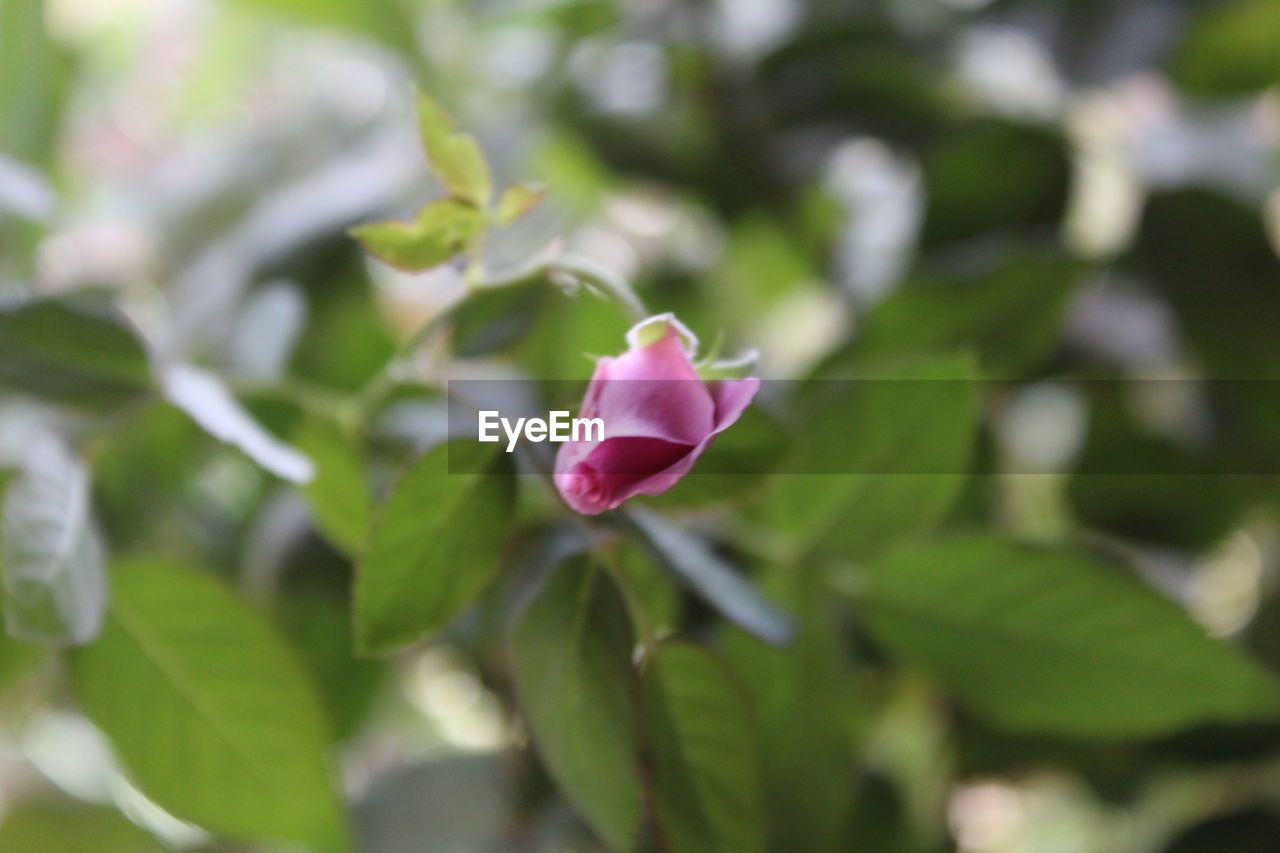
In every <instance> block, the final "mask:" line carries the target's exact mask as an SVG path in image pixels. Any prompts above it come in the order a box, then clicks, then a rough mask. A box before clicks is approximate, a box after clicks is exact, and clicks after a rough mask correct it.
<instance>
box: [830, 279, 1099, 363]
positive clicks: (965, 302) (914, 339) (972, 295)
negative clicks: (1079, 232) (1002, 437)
mask: <svg viewBox="0 0 1280 853" xmlns="http://www.w3.org/2000/svg"><path fill="white" fill-rule="evenodd" d="M1080 271H1081V270H1080V267H1079V265H1078V264H1076V263H1075V262H1074V261H1071V260H1069V259H1066V258H1062V257H1059V256H1056V255H1048V254H1045V255H1032V254H1027V255H1021V256H1019V257H1015V258H1013V259H1011V260H1009V261H1008V262H1006V263H1003V264H1002V265H1000V266H999V267H996V268H995V269H993V270H991V271H990V272H987V273H984V274H982V275H978V276H974V277H971V278H960V279H953V280H941V281H919V282H912V283H909V284H907V285H906V286H904V287H902V288H901V289H900V290H897V291H895V292H894V293H893V294H891V295H890V296H889V297H888V298H887V299H885V300H884V301H883V302H881V303H880V304H879V305H877V306H876V307H875V308H874V309H872V311H871V312H870V313H869V314H868V315H867V317H866V318H865V321H864V324H863V326H862V328H861V329H860V330H859V331H858V333H857V336H856V337H855V338H854V339H853V341H852V342H851V343H850V344H849V345H847V346H846V347H844V348H842V349H841V350H839V351H837V352H836V353H835V354H834V355H832V356H831V357H830V358H828V359H827V360H826V362H824V364H823V365H822V366H821V367H820V368H819V369H818V371H817V373H816V376H817V377H818V378H820V379H840V378H845V377H847V376H848V375H849V374H850V372H851V371H856V370H857V369H858V368H859V367H860V366H863V365H866V364H872V363H874V362H876V361H877V360H884V359H886V358H891V357H893V358H896V357H902V356H910V355H918V354H921V353H930V352H945V351H948V350H953V349H956V348H960V347H964V348H970V347H976V349H977V351H978V355H979V361H980V363H981V365H982V368H983V371H984V372H985V373H986V374H988V375H989V376H992V377H993V378H1001V379H1003V378H1006V377H1017V376H1021V375H1024V374H1026V373H1027V372H1029V371H1032V370H1034V369H1035V368H1037V367H1039V366H1040V364H1041V363H1042V362H1043V361H1044V360H1045V358H1046V357H1047V356H1048V355H1049V354H1050V352H1051V350H1052V348H1053V347H1054V346H1055V345H1056V344H1057V343H1058V340H1059V337H1060V332H1061V326H1062V320H1063V315H1064V312H1065V310H1066V306H1067V302H1068V300H1069V298H1070V296H1071V294H1072V292H1073V291H1074V290H1075V287H1076V285H1077V283H1078V282H1079V280H1080Z"/></svg>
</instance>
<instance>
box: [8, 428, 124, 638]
mask: <svg viewBox="0 0 1280 853" xmlns="http://www.w3.org/2000/svg"><path fill="white" fill-rule="evenodd" d="M0 540H2V541H0V569H3V571H4V616H5V629H6V630H7V631H8V633H9V634H10V635H11V636H13V637H16V638H18V639H21V640H28V641H31V642H38V643H47V644H50V645H74V644H77V643H87V642H88V641H90V640H92V639H93V638H94V636H95V635H97V633H98V629H99V628H100V626H101V625H102V613H103V608H104V606H105V604H106V593H105V590H104V581H103V561H104V559H105V549H104V547H103V544H102V540H101V538H100V536H99V534H98V531H97V529H96V525H95V523H94V519H93V510H92V507H91V505H90V482H89V472H88V469H87V468H86V467H85V466H84V464H83V463H82V462H81V461H80V460H79V459H77V458H75V457H74V456H72V454H71V452H70V451H69V450H68V449H67V448H66V447H64V446H63V444H62V442H61V441H59V440H58V439H57V438H56V437H55V436H53V435H51V434H40V435H38V436H37V438H36V439H35V440H34V442H33V444H32V446H31V447H29V448H28V449H27V451H26V455H25V457H24V458H23V459H22V461H21V470H20V473H19V474H18V476H17V477H15V478H14V479H13V480H12V482H10V484H9V486H8V487H7V489H6V490H5V494H4V518H3V526H2V527H0Z"/></svg>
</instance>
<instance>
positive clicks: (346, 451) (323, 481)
mask: <svg viewBox="0 0 1280 853" xmlns="http://www.w3.org/2000/svg"><path fill="white" fill-rule="evenodd" d="M294 442H295V443H296V444H297V446H298V449H299V450H301V451H302V452H303V453H305V454H306V455H307V456H308V457H309V458H310V459H311V462H312V464H313V465H314V466H315V477H313V478H312V480H311V482H310V483H308V484H307V485H306V486H305V487H303V490H302V494H303V496H304V497H305V498H306V501H307V506H308V507H310V508H311V517H312V518H313V519H314V520H315V523H316V526H317V527H318V528H319V529H320V531H321V532H322V533H324V535H325V537H326V538H327V539H329V541H330V542H332V543H333V544H334V545H335V546H337V547H338V548H340V549H342V550H343V551H344V552H346V553H347V554H349V555H355V554H358V553H359V552H360V549H361V548H363V547H364V543H365V537H366V536H367V535H368V532H369V519H370V515H371V513H372V503H373V497H372V496H371V495H370V494H369V482H368V480H367V479H366V478H365V473H364V466H363V464H362V463H361V460H360V456H359V454H358V453H357V451H356V448H355V447H353V446H352V443H351V442H350V441H349V440H348V439H347V438H346V437H345V436H343V434H342V432H341V431H340V430H339V429H338V428H337V427H336V426H334V425H333V424H331V423H328V422H326V421H322V420H319V419H318V418H312V419H310V420H308V421H307V422H306V423H304V424H303V426H302V428H301V429H300V430H299V431H298V434H297V435H295V436H294Z"/></svg>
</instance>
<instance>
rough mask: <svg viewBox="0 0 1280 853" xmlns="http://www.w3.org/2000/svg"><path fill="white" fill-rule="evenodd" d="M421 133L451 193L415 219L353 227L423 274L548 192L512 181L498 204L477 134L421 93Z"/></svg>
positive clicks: (376, 251) (365, 240)
mask: <svg viewBox="0 0 1280 853" xmlns="http://www.w3.org/2000/svg"><path fill="white" fill-rule="evenodd" d="M417 103H418V132H419V135H420V136H421V139H422V148H423V151H424V152H425V153H426V155H427V161H428V162H429V163H430V165H431V169H432V171H434V172H435V174H436V177H437V178H438V179H439V180H440V184H441V185H442V186H443V187H444V189H445V192H447V193H448V197H447V198H443V199H437V200H435V201H432V202H430V203H428V204H427V205H426V206H425V207H423V208H422V209H421V210H419V211H418V213H417V215H416V216H414V218H413V219H412V220H410V221H409V222H399V221H388V222H374V223H371V224H369V225H361V226H359V227H356V228H353V229H351V236H353V237H355V238H356V239H357V240H359V241H360V242H361V243H362V244H364V247H365V248H366V249H368V250H369V252H370V253H371V254H372V255H373V256H374V257H376V258H378V259H379V260H381V261H383V262H384V263H387V264H390V265H391V266H393V267H396V268H398V269H402V270H406V271H409V272H419V271H421V270H425V269H430V268H431V267H434V266H437V265H439V264H442V263H444V262H445V261H447V260H449V259H450V258H453V257H455V256H456V255H459V254H461V253H463V252H466V251H469V250H471V249H472V248H473V247H474V246H476V245H478V242H479V240H480V239H481V238H482V237H483V235H484V232H485V230H486V229H487V228H488V227H489V226H490V225H492V224H497V225H509V224H511V223H512V222H515V221H516V220H518V219H519V218H520V217H522V216H524V215H525V214H526V213H528V212H529V211H530V210H532V209H533V208H534V207H535V206H536V205H537V204H538V202H539V201H540V200H541V199H542V191H541V190H540V189H538V188H536V187H534V186H531V185H529V184H523V183H516V184H512V185H511V186H509V187H507V188H506V189H505V190H503V191H502V193H501V194H500V195H499V197H498V200H497V203H496V204H492V202H493V176H492V175H491V173H490V171H489V164H488V163H487V162H486V161H485V158H484V153H483V152H482V151H481V150H480V146H479V145H477V144H476V141H475V139H474V138H473V137H471V136H469V135H468V134H465V133H458V132H457V131H455V130H454V128H453V122H452V121H451V120H450V118H449V116H448V115H447V114H446V113H445V111H444V110H443V109H441V108H440V105H439V104H437V103H436V102H435V101H434V100H432V99H431V97H429V96H428V95H426V94H425V93H423V92H422V91H418V92H417Z"/></svg>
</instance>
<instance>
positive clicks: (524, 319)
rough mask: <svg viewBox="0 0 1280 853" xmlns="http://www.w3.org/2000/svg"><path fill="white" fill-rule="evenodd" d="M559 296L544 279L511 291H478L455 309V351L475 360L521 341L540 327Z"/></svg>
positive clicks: (479, 288)
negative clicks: (551, 301)
mask: <svg viewBox="0 0 1280 853" xmlns="http://www.w3.org/2000/svg"><path fill="white" fill-rule="evenodd" d="M555 295H556V294H555V293H554V292H552V289H551V288H549V287H548V286H547V282H546V281H545V280H542V279H535V280H533V281H528V282H522V283H520V284H516V285H511V286H509V287H477V288H474V289H473V290H472V291H471V294H470V296H468V297H467V299H465V300H464V301H462V302H460V303H458V305H457V306H456V307H455V308H454V309H453V312H452V314H453V335H452V336H451V342H452V344H453V350H454V352H455V353H457V355H458V356H459V357H460V358H474V357H475V356H479V355H487V354H489V353H491V352H495V351H499V350H502V349H504V348H506V347H509V346H511V345H512V344H514V343H516V342H518V341H520V340H521V339H522V338H524V337H525V336H527V335H528V334H529V333H530V332H532V331H533V330H534V329H535V328H536V327H537V325H538V321H539V319H540V315H541V314H542V313H543V308H544V306H546V305H547V303H548V302H549V301H550V300H551V298H553V297H554V296H555Z"/></svg>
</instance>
